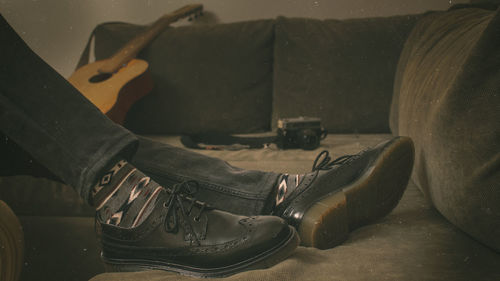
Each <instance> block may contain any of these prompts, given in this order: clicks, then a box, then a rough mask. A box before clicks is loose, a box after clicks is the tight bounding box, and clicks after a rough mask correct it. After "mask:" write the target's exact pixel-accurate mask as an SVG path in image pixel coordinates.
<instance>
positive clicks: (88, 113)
mask: <svg viewBox="0 0 500 281" xmlns="http://www.w3.org/2000/svg"><path fill="white" fill-rule="evenodd" d="M0 58H1V60H0V61H1V62H2V64H1V66H0V133H1V134H0V136H1V137H2V141H1V142H0V152H1V153H2V157H1V159H0V174H2V175H13V174H29V175H34V176H43V177H49V178H52V179H59V180H60V181H63V182H65V183H67V184H68V185H71V186H72V187H74V188H75V189H76V191H77V192H78V193H79V194H80V196H81V197H82V198H84V199H85V200H88V194H89V190H90V188H91V187H92V186H93V185H94V183H95V182H96V180H97V177H98V176H99V175H100V174H102V173H103V172H104V171H105V170H106V169H108V166H109V165H112V164H113V163H116V161H118V160H119V159H126V160H129V161H131V162H132V163H133V164H134V165H135V166H136V167H138V168H139V169H140V170H142V171H143V172H145V173H146V174H148V175H149V176H151V177H152V178H153V179H155V180H157V181H158V182H159V183H160V184H162V185H164V186H167V187H168V186H170V185H172V184H174V183H177V182H181V181H185V180H191V179H193V180H196V181H198V182H199V183H200V188H199V191H198V193H197V196H196V197H197V198H199V200H202V201H205V202H208V203H210V204H212V205H214V206H215V207H217V208H220V209H223V210H227V211H230V212H234V213H240V214H246V215H253V214H260V213H267V212H268V211H269V208H271V207H272V201H273V199H272V197H273V196H272V193H273V190H274V188H273V187H274V185H275V183H276V181H277V177H278V175H277V174H274V173H265V172H259V171H247V170H243V169H239V168H235V167H232V166H231V165H229V164H227V163H226V162H225V161H222V160H219V159H215V158H211V157H207V156H204V155H200V154H197V153H193V152H189V151H186V150H184V149H180V148H175V147H172V146H169V145H166V144H161V143H157V142H154V141H151V140H148V139H145V138H138V137H137V136H135V135H134V134H132V133H131V132H129V131H128V130H127V129H125V128H123V127H121V126H119V125H117V124H115V123H113V122H112V121H110V120H109V119H108V118H107V117H106V116H104V115H103V114H102V113H101V112H100V111H99V110H98V109H97V108H96V107H95V106H94V105H93V104H92V103H90V102H89V101H88V100H87V99H86V98H85V97H84V96H83V95H81V94H80V92H79V91H78V90H76V89H75V88H74V87H73V86H71V85H70V84H69V83H68V82H67V81H66V80H65V79H64V78H63V77H61V76H60V75H59V74H58V73H57V72H55V71H54V70H53V69H52V68H51V67H50V66H48V65H47V64H46V63H45V62H44V61H43V60H42V59H41V58H39V57H38V56H37V55H36V54H35V53H34V52H33V51H31V50H30V48H29V47H28V46H27V45H26V44H25V43H24V42H23V41H22V39H21V38H20V37H19V36H18V35H17V34H16V33H15V31H14V30H13V29H12V28H11V27H10V26H9V25H8V23H7V22H6V21H5V19H4V18H3V17H1V16H0Z"/></svg>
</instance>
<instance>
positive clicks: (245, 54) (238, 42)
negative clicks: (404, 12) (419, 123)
mask: <svg viewBox="0 0 500 281" xmlns="http://www.w3.org/2000/svg"><path fill="white" fill-rule="evenodd" d="M417 19H418V16H398V17H389V18H368V19H354V20H344V21H338V20H314V19H298V18H284V17H279V18H278V19H277V20H259V21H249V22H238V23H230V24H216V25H193V26H183V27H176V28H169V29H167V30H165V31H164V32H163V33H161V34H160V35H159V37H158V38H157V39H155V40H154V41H153V42H152V44H150V46H148V47H147V48H146V49H144V50H143V51H142V52H141V53H140V54H139V58H142V59H145V60H146V61H148V62H149V63H150V70H151V72H152V74H153V79H154V83H155V87H154V89H153V91H152V92H151V93H150V94H149V95H148V96H146V97H145V98H144V99H142V100H141V101H139V102H138V103H137V104H135V105H134V106H133V108H132V109H131V111H130V112H129V114H128V116H127V120H126V123H125V126H126V127H127V128H129V129H131V130H132V131H134V132H136V133H143V134H180V133H203V132H224V133H254V132H262V131H269V130H271V129H274V127H275V124H276V123H277V119H279V118H287V117H298V116H310V117H320V118H322V122H323V124H324V126H325V128H326V129H327V130H328V131H329V132H333V133H353V132H358V133H387V132H389V125H388V119H389V107H390V102H391V96H392V87H393V81H394V75H395V70H396V65H397V60H398V58H399V54H400V52H401V49H402V46H403V44H404V41H405V40H406V37H407V36H408V34H409V32H410V30H411V28H412V27H413V25H414V24H415V22H416V20H417ZM144 29H145V27H144V26H137V25H132V24H126V23H105V24H101V25H99V26H98V27H97V28H96V29H95V31H94V34H95V56H96V59H98V60H99V59H104V58H107V57H109V56H111V55H112V54H113V53H114V52H115V51H116V50H118V49H119V48H120V47H121V46H122V45H124V44H125V43H126V42H127V41H128V40H130V39H131V38H133V37H134V36H135V35H137V34H139V33H140V32H142V31H143V30H144Z"/></svg>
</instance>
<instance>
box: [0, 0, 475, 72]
mask: <svg viewBox="0 0 500 281" xmlns="http://www.w3.org/2000/svg"><path fill="white" fill-rule="evenodd" d="M200 2H203V4H204V6H205V10H206V11H208V13H207V16H205V17H204V19H203V20H202V21H200V22H201V23H204V22H221V23H227V22H234V21H243V20H254V19H266V18H275V17H277V16H279V15H283V16H288V17H310V18H318V19H326V18H336V19H346V18H359V17H381V16H392V15H405V14H416V13H422V12H425V11H428V10H445V9H447V8H449V7H450V6H452V5H454V4H458V3H467V2H469V1H468V0H376V1H374V0H328V1H327V0H205V1H190V0H140V1H138V0H84V1H82V0H64V1H61V0H0V12H1V14H2V15H3V16H4V17H5V18H6V19H7V21H8V22H9V23H10V24H11V25H12V26H13V27H14V29H15V30H16V31H17V32H18V33H19V34H20V35H21V37H22V38H23V39H24V40H25V41H26V42H27V43H28V45H30V47H31V48H32V49H33V50H34V51H35V52H36V53H37V54H38V55H40V56H41V57H42V58H43V59H44V60H45V61H46V62H47V63H49V64H50V65H51V66H52V67H54V68H55V69H56V70H57V71H58V72H59V73H61V74H62V75H63V76H65V77H68V76H69V75H70V74H71V73H72V72H73V70H74V67H75V65H76V63H77V61H78V58H79V56H80V53H81V51H82V50H83V47H84V45H85V43H86V41H87V39H88V36H89V34H90V32H91V31H92V29H93V28H94V26H95V25H97V24H99V23H101V22H105V21H126V22H132V23H137V24H147V23H150V22H152V21H153V20H154V19H156V18H158V17H160V16H161V15H163V14H164V13H166V12H169V11H173V10H175V9H177V8H179V7H181V6H183V5H185V4H188V3H200ZM183 24H185V23H183ZM4 43H5V42H2V44H4Z"/></svg>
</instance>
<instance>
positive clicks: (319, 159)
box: [312, 150, 360, 172]
mask: <svg viewBox="0 0 500 281" xmlns="http://www.w3.org/2000/svg"><path fill="white" fill-rule="evenodd" d="M359 155H360V154H354V155H344V156H340V157H339V158H337V159H335V160H333V161H332V158H331V157H330V153H329V152H328V151H327V150H323V151H321V152H320V153H319V154H318V156H316V159H315V160H314V163H313V166H312V171H313V172H315V171H320V170H330V169H332V168H333V167H334V166H335V165H342V164H345V163H346V162H348V161H349V160H351V159H353V158H355V157H358V156H359Z"/></svg>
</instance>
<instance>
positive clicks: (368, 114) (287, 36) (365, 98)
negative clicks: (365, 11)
mask: <svg viewBox="0 0 500 281" xmlns="http://www.w3.org/2000/svg"><path fill="white" fill-rule="evenodd" d="M418 18H419V16H397V17H388V18H366V19H353V20H343V21H339V20H316V19H305V18H284V17H280V18H278V20H277V22H276V42H275V53H274V55H275V59H274V93H273V95H274V96H273V124H272V125H273V126H274V125H276V121H277V119H279V118H287V117H298V116H311V117H320V118H321V119H322V122H323V125H324V126H325V128H326V129H327V130H328V131H329V132H332V133H352V132H360V133H382V132H389V124H388V118H389V108H390V103H391V96H392V92H393V88H392V87H393V81H394V75H395V73H396V66H397V62H398V58H399V54H400V52H401V50H402V48H403V44H404V42H405V40H406V38H407V36H408V34H409V33H410V31H411V29H412V27H413V25H414V24H415V22H416V20H417V19H418Z"/></svg>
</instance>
